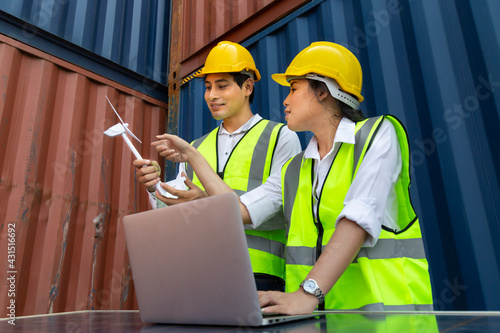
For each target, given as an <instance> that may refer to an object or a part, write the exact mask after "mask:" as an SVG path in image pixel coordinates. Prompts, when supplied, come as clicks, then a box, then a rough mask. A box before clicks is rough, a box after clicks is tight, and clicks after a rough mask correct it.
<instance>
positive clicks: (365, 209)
mask: <svg viewBox="0 0 500 333" xmlns="http://www.w3.org/2000/svg"><path fill="white" fill-rule="evenodd" d="M354 131H355V123H353V122H352V121H350V120H348V119H347V118H342V120H341V121H340V123H339V126H338V128H337V132H336V134H335V139H334V145H333V147H332V150H331V151H330V152H329V153H328V154H327V155H325V157H324V158H323V159H322V160H321V159H320V155H319V151H318V144H317V141H316V137H313V138H312V139H311V141H310V142H309V144H308V146H307V148H306V150H305V151H304V158H312V159H314V160H315V163H314V175H315V176H314V177H315V180H314V185H316V184H317V187H316V186H313V192H314V188H315V187H316V193H318V194H319V193H321V189H322V188H323V184H324V181H325V177H326V175H327V173H328V169H329V168H330V165H331V164H332V161H333V158H334V156H333V154H332V151H333V149H334V148H335V145H339V144H340V143H341V142H346V143H354V142H355V132H354ZM401 166H402V164H401V151H400V149H399V142H398V139H397V135H396V131H395V130H394V127H393V125H392V124H391V123H390V122H389V121H384V122H383V123H382V125H381V127H380V129H379V131H378V133H377V135H376V137H375V139H374V140H373V143H372V145H371V147H370V150H369V151H368V153H367V154H366V155H365V156H364V159H363V161H362V163H361V165H360V167H359V169H358V172H357V174H356V177H355V178H354V180H353V181H352V183H351V186H350V187H349V190H348V192H347V195H346V197H345V200H344V209H343V210H342V211H341V213H340V215H339V216H338V218H337V221H336V222H335V225H336V224H337V223H338V222H339V221H340V220H341V219H342V218H344V217H345V218H347V219H349V220H352V221H354V222H356V223H357V224H358V225H359V226H360V227H362V228H363V229H364V230H365V231H366V232H367V233H368V234H369V236H368V237H367V239H366V240H365V242H364V244H363V246H374V245H375V244H376V242H377V240H378V237H379V236H380V232H381V230H382V225H385V226H387V227H389V228H395V226H396V221H397V205H396V203H397V201H396V192H395V189H394V184H395V183H396V181H397V180H398V177H399V173H400V170H401ZM311 195H313V197H314V193H311ZM241 202H242V203H243V204H244V205H245V206H246V207H247V209H248V212H249V214H250V217H251V219H252V224H253V226H254V228H257V227H259V225H260V224H262V223H263V222H264V221H266V220H267V219H269V218H270V217H272V216H274V215H275V214H276V213H277V212H278V211H279V210H281V209H282V193H281V172H279V173H275V174H273V175H271V176H270V177H269V178H268V179H267V181H266V182H265V183H264V184H263V185H262V186H259V187H258V188H256V189H255V190H253V191H251V192H248V193H246V194H245V195H243V196H241ZM313 209H314V210H315V211H316V210H317V200H315V205H314V208H313Z"/></svg>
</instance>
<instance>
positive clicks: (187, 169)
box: [186, 132, 212, 180]
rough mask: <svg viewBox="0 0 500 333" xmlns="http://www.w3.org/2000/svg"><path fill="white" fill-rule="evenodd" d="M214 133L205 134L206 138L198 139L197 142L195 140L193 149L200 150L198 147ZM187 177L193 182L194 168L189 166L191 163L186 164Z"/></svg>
mask: <svg viewBox="0 0 500 333" xmlns="http://www.w3.org/2000/svg"><path fill="white" fill-rule="evenodd" d="M211 133H212V132H210V133H207V134H205V135H204V136H202V137H201V138H198V139H196V140H194V142H193V147H195V148H196V149H198V147H199V146H200V145H201V144H202V143H203V141H205V139H206V138H207V137H208V136H209V135H210V134H211ZM186 176H188V177H189V179H191V180H193V167H192V166H191V165H189V163H186Z"/></svg>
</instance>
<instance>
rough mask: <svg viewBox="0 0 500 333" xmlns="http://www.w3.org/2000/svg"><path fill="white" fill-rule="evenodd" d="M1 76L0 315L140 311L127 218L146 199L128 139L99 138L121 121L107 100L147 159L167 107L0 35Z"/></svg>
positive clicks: (144, 204) (153, 153)
mask: <svg viewBox="0 0 500 333" xmlns="http://www.w3.org/2000/svg"><path fill="white" fill-rule="evenodd" d="M0 77H1V78H2V80H1V81H0V94H1V96H2V100H1V103H0V175H1V178H0V232H1V239H0V248H1V249H2V250H1V251H0V262H1V267H2V269H1V270H0V280H2V281H4V282H3V283H2V286H1V287H0V317H5V316H6V314H7V312H8V310H7V305H10V301H11V299H15V306H16V308H15V311H16V312H15V314H16V316H21V315H31V314H41V313H51V312H61V311H70V310H86V309H132V308H136V307H137V304H136V300H135V292H134V288H133V283H132V275H131V271H130V266H129V263H128V257H127V253H126V249H125V241H124V234H123V228H122V226H121V220H122V218H123V216H124V215H127V214H130V213H133V212H138V211H141V210H146V209H148V208H149V201H148V198H147V194H146V192H145V191H144V188H143V187H142V185H141V184H140V183H138V182H137V181H136V178H135V171H134V170H135V169H134V168H133V166H132V161H133V159H135V158H134V156H133V155H132V153H131V152H130V150H129V148H128V147H127V145H126V144H124V142H123V139H122V138H121V137H116V138H110V137H107V136H104V135H103V131H104V130H106V129H107V128H109V127H110V126H112V125H114V124H116V123H118V119H117V117H116V115H115V114H114V112H113V111H112V109H111V107H110V106H109V105H108V103H107V101H106V98H105V96H106V95H107V96H108V97H109V98H110V100H111V101H112V102H113V104H114V105H115V107H116V109H117V110H118V112H119V113H120V115H121V117H122V118H123V119H124V121H126V122H128V123H129V124H130V126H129V128H131V130H132V131H133V132H134V133H135V134H136V135H137V136H138V137H139V138H142V140H143V143H142V144H139V143H138V142H134V144H135V146H136V147H137V149H138V150H139V152H140V153H141V154H142V156H144V157H146V158H148V157H156V156H157V154H156V151H155V150H154V149H152V148H151V146H150V143H151V141H152V139H153V138H154V135H155V134H157V133H162V132H164V130H165V117H166V108H167V105H166V104H165V103H162V102H159V101H157V100H154V99H152V98H150V97H148V96H146V95H143V94H140V93H137V92H135V91H134V90H132V89H129V88H127V87H124V86H120V85H118V84H117V83H115V82H112V81H110V80H108V79H106V78H103V77H100V76H98V75H96V74H93V73H91V72H88V71H85V70H83V69H81V68H79V67H76V66H74V65H72V64H69V63H67V62H65V61H63V60H60V59H57V58H55V57H52V56H50V55H47V54H45V53H42V52H40V51H38V50H36V49H33V48H31V47H29V46H27V45H25V44H21V43H19V42H17V41H14V40H12V39H10V38H7V37H5V36H2V35H0ZM9 228H10V229H12V230H9ZM11 232H13V233H14V234H15V242H12V243H14V245H13V246H14V248H15V257H8V251H7V246H8V243H10V241H11V240H9V237H10V236H9V237H7V236H8V235H9V233H11ZM8 259H13V261H12V262H8ZM10 264H12V265H13V266H12V267H11V266H10ZM9 271H14V272H16V273H12V274H14V275H15V288H14V291H15V295H10V293H9V289H8V288H5V287H6V285H7V283H6V282H5V281H7V280H6V278H7V277H8V276H10V274H11V273H8V272H9Z"/></svg>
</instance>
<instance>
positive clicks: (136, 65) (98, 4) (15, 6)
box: [0, 0, 171, 84]
mask: <svg viewBox="0 0 500 333" xmlns="http://www.w3.org/2000/svg"><path fill="white" fill-rule="evenodd" d="M170 5H171V4H170V1H167V0H139V1H130V0H125V1H116V0H105V1H100V0H3V1H1V2H0V11H4V12H5V13H7V14H10V15H12V16H14V17H16V18H18V19H19V20H20V21H21V22H22V24H23V25H24V27H23V29H22V30H21V33H18V36H17V37H18V38H22V39H23V41H24V42H25V43H27V44H29V45H33V42H34V41H32V40H31V39H32V37H36V35H37V34H38V32H40V31H43V32H48V33H50V34H52V35H54V36H57V37H59V38H60V39H61V40H63V41H67V42H69V43H72V44H74V45H75V46H78V47H81V48H83V49H85V50H88V51H89V52H91V53H92V54H95V55H97V56H100V57H103V58H105V59H108V60H110V61H112V62H114V63H116V64H119V65H121V66H123V67H125V68H127V69H129V70H131V71H134V72H136V73H139V74H141V75H142V76H144V77H146V78H149V79H151V80H153V81H155V82H158V83H161V84H166V83H167V76H168V73H167V70H168V37H169V29H168V27H169V19H170ZM4 33H5V32H4ZM11 37H14V36H11ZM14 38H15V37H14ZM47 52H49V51H47ZM49 53H50V52H49ZM63 58H64V57H63ZM66 60H68V61H71V59H67V58H66Z"/></svg>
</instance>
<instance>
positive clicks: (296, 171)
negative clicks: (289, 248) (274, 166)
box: [283, 151, 304, 235]
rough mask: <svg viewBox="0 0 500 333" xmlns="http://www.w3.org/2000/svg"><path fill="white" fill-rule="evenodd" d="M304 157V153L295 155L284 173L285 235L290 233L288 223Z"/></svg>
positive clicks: (290, 218)
mask: <svg viewBox="0 0 500 333" xmlns="http://www.w3.org/2000/svg"><path fill="white" fill-rule="evenodd" d="M303 156H304V151H302V152H301V153H299V154H297V155H295V157H294V158H293V159H292V160H291V161H290V163H288V167H287V169H286V173H285V190H284V198H283V199H284V200H283V213H284V215H285V221H286V222H287V226H286V235H288V232H289V231H290V221H291V220H292V210H293V203H294V202H295V196H296V195H297V190H298V188H299V176H300V167H301V165H302V157H303Z"/></svg>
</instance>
